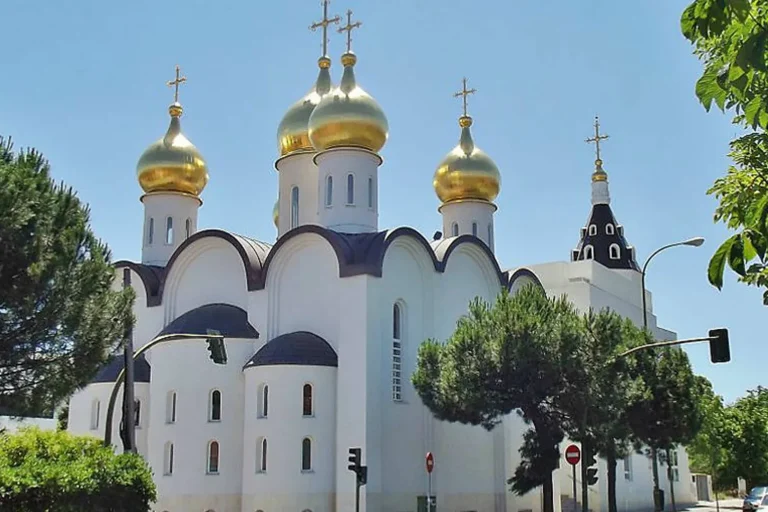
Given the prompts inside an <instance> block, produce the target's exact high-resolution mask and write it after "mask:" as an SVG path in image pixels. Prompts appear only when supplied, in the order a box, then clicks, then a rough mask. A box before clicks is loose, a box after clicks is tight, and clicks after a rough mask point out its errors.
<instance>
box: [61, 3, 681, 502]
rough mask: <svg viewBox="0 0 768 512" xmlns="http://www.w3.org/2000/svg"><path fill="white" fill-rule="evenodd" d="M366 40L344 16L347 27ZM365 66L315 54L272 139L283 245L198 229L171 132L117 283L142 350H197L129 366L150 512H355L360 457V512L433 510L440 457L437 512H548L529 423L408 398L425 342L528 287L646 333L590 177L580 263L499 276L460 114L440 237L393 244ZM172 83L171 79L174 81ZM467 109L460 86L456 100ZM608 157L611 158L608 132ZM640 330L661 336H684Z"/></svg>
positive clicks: (634, 497)
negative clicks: (335, 63) (382, 221)
mask: <svg viewBox="0 0 768 512" xmlns="http://www.w3.org/2000/svg"><path fill="white" fill-rule="evenodd" d="M349 14H350V15H351V13H349ZM338 21H339V19H338V17H337V18H334V19H328V16H327V4H326V5H325V10H324V17H323V20H322V21H321V22H319V23H317V24H316V25H315V26H316V27H322V29H323V38H324V41H325V37H326V34H325V32H326V29H327V27H328V25H329V24H331V23H337V22H338ZM355 26H356V24H353V23H351V19H350V20H349V21H348V22H347V26H346V27H343V29H346V30H347V31H350V30H352V28H355ZM356 60H357V57H356V56H355V54H354V53H352V52H351V51H350V49H349V46H348V47H347V51H346V53H344V54H343V55H342V56H341V64H342V66H343V70H342V73H341V77H340V79H339V81H338V85H334V83H333V82H334V80H333V77H332V73H331V62H332V61H331V59H330V58H329V57H328V56H327V54H326V52H325V51H324V52H323V56H322V57H320V59H319V60H318V66H319V73H318V77H317V81H316V83H315V84H314V86H312V88H311V89H310V91H309V93H307V94H306V96H304V97H302V98H301V99H299V100H298V101H297V102H296V103H294V104H293V105H292V106H291V107H290V108H289V109H288V111H287V113H286V114H285V116H284V117H283V119H282V121H280V124H279V126H278V129H277V140H278V149H279V156H278V158H277V160H276V162H275V168H276V169H277V172H278V176H279V196H278V201H277V203H276V205H275V212H274V220H275V225H276V226H277V240H276V241H275V242H274V243H267V242H264V241H260V240H257V239H253V238H250V237H247V236H243V235H240V234H235V233H231V232H229V231H226V230H225V229H206V230H202V231H198V229H197V226H198V210H199V208H200V206H201V205H202V199H201V195H202V192H203V189H204V188H205V186H206V184H207V183H208V178H209V177H208V169H207V167H206V162H205V160H204V158H203V156H202V154H201V153H200V152H199V151H198V149H197V148H195V146H193V145H192V143H191V142H190V141H189V140H188V139H187V138H186V136H185V135H184V134H183V133H182V130H181V117H182V106H181V105H180V104H179V103H178V95H177V100H176V101H175V102H174V103H173V104H172V105H171V106H170V108H169V113H170V126H169V128H168V131H167V133H166V134H165V135H164V136H163V137H162V138H160V139H159V140H158V141H157V142H155V143H153V144H152V145H151V146H149V148H148V149H147V150H146V151H145V152H144V154H143V155H141V157H140V159H139V162H138V181H139V185H140V186H141V188H142V189H143V192H144V194H143V195H142V196H141V202H142V203H143V205H144V230H143V239H142V240H141V245H142V259H141V262H131V261H119V262H117V263H116V264H115V266H116V267H117V272H116V279H115V287H120V286H122V282H123V272H124V271H126V272H128V273H129V274H128V275H129V276H130V286H132V287H133V289H134V290H135V292H136V302H135V306H134V313H135V316H136V327H135V329H134V333H133V336H134V339H133V342H134V346H135V348H136V349H138V348H140V347H141V346H143V345H145V344H146V343H148V342H149V341H151V340H152V339H154V338H156V337H157V336H159V335H161V334H168V333H189V334H200V338H199V339H190V340H184V341H173V342H168V343H164V344H160V345H158V346H157V347H155V348H152V349H150V350H148V351H147V352H146V357H144V356H142V357H141V358H140V359H139V360H138V361H137V363H136V369H135V377H136V386H135V390H136V391H135V393H136V400H137V411H136V415H135V418H134V421H135V424H136V432H137V442H138V447H139V452H140V453H141V454H142V455H143V456H144V457H145V458H146V459H147V460H148V462H149V464H150V465H151V468H152V470H153V472H154V478H155V482H156V484H157V489H158V501H157V503H156V505H155V510H157V511H158V512H163V511H167V512H191V511H199V512H307V511H309V512H334V511H335V512H348V511H353V510H354V505H355V477H354V475H353V473H352V472H350V471H349V470H348V469H347V465H348V460H347V455H348V449H349V448H350V447H360V448H361V449H362V459H363V464H365V465H366V466H367V467H368V481H367V485H365V486H364V487H362V491H361V504H360V509H361V510H363V511H367V512H408V511H412V512H417V511H422V510H424V511H425V510H426V506H425V501H424V497H425V496H426V494H427V490H428V478H427V472H426V470H425V454H426V453H427V452H432V453H433V454H434V460H435V468H434V472H433V473H432V489H433V492H434V494H435V495H436V496H437V508H438V509H439V510H441V511H445V512H463V511H476V512H523V511H526V512H528V511H530V512H536V511H539V510H541V494H540V493H539V492H538V491H533V492H531V493H529V494H528V495H526V496H522V497H519V496H515V495H513V494H512V493H511V492H510V491H509V486H508V485H507V483H506V480H507V479H508V478H509V477H510V476H511V475H512V474H513V473H514V470H515V467H516V465H517V463H518V461H519V454H518V447H519V445H520V442H521V438H522V432H523V430H524V428H525V427H524V426H523V424H522V421H521V420H520V419H519V418H518V417H517V416H516V415H514V414H513V415H510V416H509V417H508V418H506V419H505V420H504V421H503V423H502V424H501V425H499V426H498V427H497V428H496V429H495V430H493V431H491V432H488V431H486V430H484V429H483V428H481V427H471V426H466V425H461V424H451V423H444V422H441V421H438V420H436V419H434V418H433V417H432V415H431V414H430V412H429V411H428V410H427V409H426V408H425V407H424V406H423V405H422V403H421V401H420V399H419V397H418V395H417V394H416V393H415V391H414V389H413V386H412V385H411V382H410V376H411V374H412V373H413V371H414V369H415V365H416V354H417V349H418V347H419V344H420V343H421V342H422V340H425V339H427V338H431V337H434V338H437V339H446V338H448V337H449V336H450V334H451V333H452V332H453V330H454V328H455V325H456V322H457V320H458V319H459V318H460V317H461V316H462V315H463V314H464V313H465V312H466V311H467V306H468V303H469V302H470V301H471V300H472V299H474V298H475V297H478V296H479V297H482V298H483V299H485V300H487V301H493V300H494V299H495V297H496V296H497V294H498V293H499V292H500V291H501V290H502V289H504V288H507V289H510V290H511V291H512V292H514V291H515V290H517V289H519V288H520V287H521V286H522V285H524V284H526V283H536V284H537V285H539V286H542V287H543V288H544V289H545V290H546V291H547V293H549V294H553V295H554V294H557V295H559V294H562V293H566V294H567V295H568V297H569V298H570V299H571V300H572V301H573V302H574V303H575V304H576V305H577V306H578V307H579V308H580V309H582V310H587V309H588V308H590V307H593V308H596V309H601V308H604V307H610V308H612V309H614V310H616V311H617V312H619V313H621V314H622V315H624V316H627V317H629V318H631V319H633V320H635V321H637V322H641V321H642V309H641V303H642V302H641V298H642V293H643V290H642V289H641V285H640V272H639V270H638V266H637V263H636V259H635V250H634V248H633V247H632V246H631V245H630V244H629V243H628V242H627V240H626V238H625V234H624V228H623V226H622V225H621V224H619V223H618V222H617V220H616V218H615V217H614V215H613V212H612V210H611V206H610V198H609V194H608V180H607V175H606V173H605V171H603V168H602V161H601V160H600V159H599V158H598V160H597V161H596V169H595V171H594V172H593V173H592V210H591V213H590V214H589V217H588V220H587V223H586V225H585V226H584V227H582V228H581V233H580V240H579V243H578V245H577V247H576V249H574V250H573V251H572V253H571V254H570V258H569V260H570V261H563V262H556V263H546V264H537V265H530V266H527V267H525V268H505V267H504V266H503V265H502V264H501V263H500V262H499V261H498V260H497V259H496V257H495V255H494V220H493V219H494V214H495V212H496V210H497V204H496V203H495V202H494V201H495V200H496V198H497V195H498V194H499V191H500V185H501V174H500V172H499V170H498V169H497V167H496V165H495V164H494V162H493V160H492V159H491V158H490V157H489V156H488V155H487V154H486V153H484V152H483V151H481V150H480V149H479V148H478V147H477V145H476V144H475V142H474V140H473V138H472V134H471V126H472V122H473V121H472V118H471V117H469V116H468V115H467V114H466V103H465V111H464V115H462V116H461V117H460V118H459V128H460V132H459V133H458V134H457V135H458V136H459V143H458V145H456V147H455V148H454V149H452V150H451V151H450V152H449V153H448V154H447V155H446V156H445V157H444V158H443V160H442V161H441V162H439V164H438V165H437V170H436V172H435V175H434V188H435V191H436V193H437V197H438V198H439V200H440V203H441V204H440V207H439V212H440V214H441V215H442V218H443V227H442V235H441V236H436V237H435V238H434V239H431V240H430V239H427V238H425V237H424V236H423V235H422V234H420V233H418V232H417V231H415V230H413V229H411V228H408V227H399V228H396V229H386V228H382V227H380V226H379V224H378V218H379V208H380V205H381V204H384V205H386V204H388V201H387V199H386V198H380V197H379V194H378V179H379V167H380V166H381V164H382V158H381V156H380V151H381V149H382V147H383V146H384V144H385V142H386V140H387V135H388V125H387V119H386V117H385V114H384V111H383V110H382V108H381V107H380V106H379V105H378V104H377V103H376V101H375V100H374V99H373V97H372V96H370V95H369V94H368V93H367V92H366V91H365V90H363V88H361V87H360V85H358V81H357V77H356V76H355V62H356ZM180 81H181V79H179V77H178V74H177V80H176V81H174V82H172V83H174V84H176V86H177V88H178V83H180ZM177 90H178V89H177ZM470 92H472V91H467V89H466V82H465V84H464V91H463V92H462V94H464V95H465V98H466V94H468V93H470ZM597 127H598V125H597V123H596V124H595V128H596V129H597ZM595 139H596V140H595V142H597V143H598V144H599V142H600V139H601V136H600V135H599V133H598V132H597V131H596V137H595ZM449 143H450V141H446V145H448V144H449ZM380 199H382V200H383V201H382V202H381V203H380ZM389 204H391V202H390V203H389ZM577 228H578V227H577V226H574V229H577ZM265 237H266V238H268V239H274V236H273V235H272V234H271V233H270V234H265ZM563 251H564V253H566V254H567V251H568V248H567V247H564V248H563ZM126 269H127V270H126ZM648 299H650V294H648ZM648 304H649V306H648V307H649V309H650V307H651V306H650V304H651V301H650V300H648ZM649 317H650V325H651V326H652V328H653V329H655V332H656V334H657V336H658V337H659V338H665V339H672V338H673V337H674V333H671V332H669V331H665V330H663V329H660V328H658V327H656V319H655V316H654V315H653V314H652V312H650V311H649ZM207 329H216V330H218V331H220V332H221V333H222V334H223V335H224V336H225V337H226V350H227V353H228V362H227V364H226V365H216V364H213V362H212V361H211V360H210V359H209V353H208V351H207V350H206V345H205V343H204V341H203V339H204V338H205V333H206V332H207V331H206V330H207ZM122 364H123V363H122V358H120V357H118V358H115V359H114V360H113V362H112V363H111V364H110V365H108V366H107V367H105V368H104V369H103V370H102V371H101V372H100V373H99V375H98V376H97V377H96V379H95V380H94V382H92V383H91V384H89V385H88V386H86V387H85V388H84V389H82V390H80V391H78V392H77V393H76V394H75V395H74V396H73V397H72V398H71V401H70V412H69V430H70V431H72V432H74V433H77V434H92V435H94V436H99V437H103V435H104V428H105V426H104V425H105V418H106V412H107V411H106V409H107V402H108V399H109V395H110V392H111V389H112V387H113V383H114V381H115V378H116V376H117V374H118V372H119V371H120V369H121V368H122ZM119 402H120V401H119V400H118V404H117V407H116V413H115V416H116V421H115V422H114V426H113V436H112V438H113V439H115V440H118V443H119V435H118V424H119V420H120V415H121V412H120V403H119ZM678 453H679V459H678V458H677V457H673V460H672V464H673V468H672V469H673V471H672V473H673V475H674V477H675V478H674V479H673V480H674V485H675V495H676V497H677V501H678V503H682V502H691V501H694V499H695V498H694V492H693V488H692V483H691V475H690V472H689V470H688V467H687V458H686V456H685V451H684V450H682V449H681V450H679V451H678ZM666 469H667V468H666V466H664V465H662V466H661V469H660V472H661V474H662V482H663V484H664V487H665V488H666V489H667V492H666V495H667V496H669V483H668V481H667V478H666ZM650 474H651V472H650V461H649V460H648V459H647V458H646V457H644V456H642V455H635V456H632V457H629V458H627V459H626V460H625V461H623V462H619V467H618V502H619V503H618V505H619V510H620V511H621V512H624V511H630V510H640V509H644V510H651V509H652V493H651V477H650ZM598 476H599V481H598V483H597V484H596V485H595V486H593V487H591V492H590V508H591V509H592V510H596V511H597V510H606V509H607V504H606V501H607V499H606V497H607V491H606V477H605V465H604V463H602V462H601V466H600V471H599V473H598ZM554 480H555V495H556V497H557V498H556V507H557V509H558V510H560V509H561V508H562V509H563V510H570V509H571V507H572V506H573V504H572V502H571V501H570V500H571V498H570V496H571V488H572V480H571V471H570V466H568V465H567V464H566V462H565V461H564V460H563V461H562V463H561V468H560V469H559V470H558V471H556V473H555V476H554ZM579 484H580V482H579Z"/></svg>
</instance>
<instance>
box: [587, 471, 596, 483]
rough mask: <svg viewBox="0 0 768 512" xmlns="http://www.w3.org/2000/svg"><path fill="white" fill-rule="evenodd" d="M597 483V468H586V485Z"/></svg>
mask: <svg viewBox="0 0 768 512" xmlns="http://www.w3.org/2000/svg"><path fill="white" fill-rule="evenodd" d="M596 483H597V468H587V485H595V484H596Z"/></svg>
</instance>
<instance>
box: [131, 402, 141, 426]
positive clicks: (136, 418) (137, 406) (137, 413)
mask: <svg viewBox="0 0 768 512" xmlns="http://www.w3.org/2000/svg"><path fill="white" fill-rule="evenodd" d="M133 425H134V426H136V427H140V426H141V400H134V401H133Z"/></svg>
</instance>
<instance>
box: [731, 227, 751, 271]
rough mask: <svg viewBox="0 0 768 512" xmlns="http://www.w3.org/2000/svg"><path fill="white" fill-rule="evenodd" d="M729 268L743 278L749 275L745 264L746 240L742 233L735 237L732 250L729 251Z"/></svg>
mask: <svg viewBox="0 0 768 512" xmlns="http://www.w3.org/2000/svg"><path fill="white" fill-rule="evenodd" d="M728 266H729V267H731V269H732V270H733V271H734V272H736V273H737V274H739V275H740V276H742V277H744V276H745V275H746V274H747V270H746V268H745V264H744V239H743V238H742V236H741V233H739V234H737V235H735V236H734V237H733V242H732V243H731V248H730V250H729V251H728Z"/></svg>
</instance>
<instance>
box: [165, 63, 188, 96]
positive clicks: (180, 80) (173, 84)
mask: <svg viewBox="0 0 768 512" xmlns="http://www.w3.org/2000/svg"><path fill="white" fill-rule="evenodd" d="M186 81H187V77H185V76H181V69H179V66H178V65H176V80H171V81H169V82H168V87H175V90H174V92H173V101H174V103H178V102H179V85H181V84H183V83H184V82H186Z"/></svg>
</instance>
